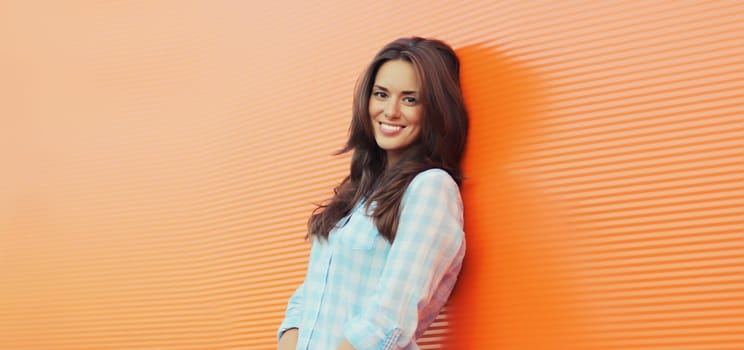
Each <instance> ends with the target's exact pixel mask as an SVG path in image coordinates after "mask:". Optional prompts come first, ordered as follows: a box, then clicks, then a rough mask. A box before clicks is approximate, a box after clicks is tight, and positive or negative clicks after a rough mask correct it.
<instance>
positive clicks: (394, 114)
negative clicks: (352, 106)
mask: <svg viewBox="0 0 744 350" xmlns="http://www.w3.org/2000/svg"><path fill="white" fill-rule="evenodd" d="M419 90H420V88H419V83H418V79H417V78H416V72H415V71H414V70H413V65H412V64H411V63H409V62H406V61H403V60H395V61H387V62H385V64H383V65H382V66H381V67H380V70H379V71H377V76H376V77H375V85H374V87H373V89H372V98H371V99H370V101H369V115H370V117H372V123H373V127H374V130H375V141H377V145H378V146H380V148H382V149H383V150H385V153H386V155H387V165H388V166H391V165H393V164H395V163H397V162H398V161H399V160H400V157H401V155H402V154H403V152H404V151H405V149H406V147H408V146H409V145H411V144H412V143H413V142H414V141H415V140H416V138H417V137H418V136H419V125H420V122H421V104H420V103H419V101H418V97H417V96H418V91H419Z"/></svg>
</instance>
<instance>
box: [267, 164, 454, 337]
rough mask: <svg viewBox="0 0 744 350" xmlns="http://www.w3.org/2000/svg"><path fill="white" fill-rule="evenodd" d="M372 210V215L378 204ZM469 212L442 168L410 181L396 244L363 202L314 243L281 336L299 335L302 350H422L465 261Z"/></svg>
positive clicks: (280, 332) (291, 299)
mask: <svg viewBox="0 0 744 350" xmlns="http://www.w3.org/2000/svg"><path fill="white" fill-rule="evenodd" d="M370 210H374V203H373V205H372V206H371V208H370ZM462 227H463V209H462V200H461V199H460V191H459V188H458V186H457V184H456V183H455V181H454V180H453V179H452V178H451V177H450V176H449V174H447V173H446V172H445V171H444V170H441V169H430V170H427V171H424V172H421V173H420V174H418V175H416V177H415V178H414V179H413V180H412V182H411V184H410V185H409V186H408V188H407V189H406V192H405V194H404V195H403V200H402V203H401V214H400V220H399V224H398V231H397V233H396V237H395V240H394V242H393V244H392V245H391V244H389V243H388V242H387V241H386V240H385V239H384V238H383V237H382V236H381V235H380V234H379V232H378V231H377V228H376V227H375V225H374V223H373V221H372V218H371V217H370V216H368V215H367V213H366V212H365V206H364V205H363V204H362V203H360V204H358V205H357V206H356V208H355V209H353V210H352V212H351V213H350V214H349V215H348V216H347V217H345V218H344V219H342V220H341V221H340V222H339V223H338V224H337V225H336V228H334V229H333V231H331V234H330V235H329V239H328V241H324V240H315V242H314V243H313V245H312V248H311V251H310V262H309V264H308V270H307V274H306V276H305V281H304V282H303V283H302V284H301V285H300V286H299V287H298V288H297V290H296V291H295V293H294V294H293V295H292V297H291V298H290V300H289V303H288V305H287V309H286V312H285V318H284V321H283V322H282V324H281V326H280V328H279V334H278V335H279V336H281V334H282V332H284V331H285V330H287V329H289V328H298V329H299V339H298V344H297V349H303V350H319V349H323V350H326V349H329V350H332V349H336V347H337V346H338V344H339V343H341V341H342V340H343V339H344V338H345V339H347V340H348V341H349V343H351V344H352V345H353V346H354V348H355V349H356V350H367V349H370V350H372V349H374V350H389V349H405V350H412V349H419V347H418V346H417V345H416V339H417V338H418V337H420V336H421V334H423V332H424V331H425V330H426V329H427V328H428V327H429V325H430V324H431V322H432V321H433V320H434V318H436V316H437V315H438V314H439V311H440V310H441V308H442V307H443V306H444V304H445V302H446V301H447V299H448V298H449V295H450V292H451V291H452V288H453V286H454V284H455V281H456V280H457V275H458V274H459V272H460V268H461V266H462V259H463V256H464V255H465V240H464V234H463V230H462Z"/></svg>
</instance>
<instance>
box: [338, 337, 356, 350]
mask: <svg viewBox="0 0 744 350" xmlns="http://www.w3.org/2000/svg"><path fill="white" fill-rule="evenodd" d="M336 350H354V347H353V346H351V344H350V343H349V341H348V340H346V339H344V340H343V341H342V342H341V344H338V348H336Z"/></svg>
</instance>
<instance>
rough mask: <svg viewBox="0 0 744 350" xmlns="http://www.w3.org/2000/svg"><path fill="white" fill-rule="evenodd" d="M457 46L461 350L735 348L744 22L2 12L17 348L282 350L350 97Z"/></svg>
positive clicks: (475, 5)
mask: <svg viewBox="0 0 744 350" xmlns="http://www.w3.org/2000/svg"><path fill="white" fill-rule="evenodd" d="M409 35H421V36H433V37H438V38H441V39H443V40H445V41H447V42H449V43H450V44H452V45H453V46H454V47H455V48H457V50H458V52H459V54H460V56H461V57H462V61H463V68H462V75H463V85H464V91H465V94H466V97H467V102H468V104H469V109H470V111H471V114H472V116H471V117H472V133H471V139H470V142H469V148H468V154H467V159H466V164H465V168H466V175H467V180H466V182H465V185H464V187H463V194H464V199H465V205H466V233H467V240H468V255H467V257H466V262H465V267H464V270H463V274H462V278H461V280H460V282H459V283H458V286H457V289H456V291H455V293H454V295H453V300H452V302H451V303H450V305H449V306H448V309H447V311H446V312H445V313H444V314H443V315H441V317H440V319H439V320H438V321H437V322H436V324H435V325H434V326H433V327H432V329H431V330H430V332H428V333H427V335H426V337H425V339H422V340H421V344H422V345H423V347H424V348H427V349H434V348H447V349H742V347H743V345H742V344H744V175H743V174H744V102H742V101H743V97H744V96H743V94H744V93H743V91H744V83H742V82H744V62H743V59H742V57H744V49H743V47H744V46H742V37H744V5H742V3H741V2H735V1H730V2H729V1H714V2H641V1H612V2H610V1H601V2H573V1H544V2H524V1H514V2H489V1H469V2H454V1H453V2H445V1H434V2H430V1H407V2H400V1H367V0H365V1H354V2H351V1H350V2H333V1H325V2H320V3H317V2H305V1H267V2H261V3H254V2H233V1H209V2H207V1H203V2H176V1H172V2H171V1H68V2H44V3H43V4H40V3H30V2H24V1H4V2H2V3H0V42H2V43H3V44H2V45H0V77H2V79H0V121H1V122H2V124H1V125H2V127H0V155H2V160H3V168H2V171H1V172H0V195H1V196H2V197H1V198H2V199H3V200H2V201H0V277H1V278H0V349H9V350H11V349H12V350H16V349H18V350H21V349H34V350H36V349H49V350H52V349H75V350H79V349H158V350H164V349H272V348H274V347H275V334H274V332H275V329H276V327H277V326H278V324H279V322H280V320H281V318H282V313H283V309H284V306H285V304H286V300H287V298H288V297H289V295H290V294H291V293H292V291H293V289H294V288H295V287H296V286H297V285H298V283H300V282H301V280H302V277H303V275H304V269H305V267H306V262H307V254H308V248H309V245H308V244H307V243H306V242H304V240H303V237H304V235H305V222H306V219H307V217H308V216H309V214H310V212H311V210H312V209H313V208H314V205H313V203H315V202H319V201H322V200H324V199H326V198H327V197H329V196H330V195H331V193H332V192H331V191H332V188H333V186H334V185H335V184H337V183H338V181H340V180H341V179H342V177H343V176H344V175H345V172H346V171H347V167H348V160H349V158H348V155H343V156H337V157H334V156H332V153H333V152H335V151H336V150H338V149H339V148H341V147H342V146H343V143H344V141H345V138H346V131H347V128H348V123H349V117H350V107H351V96H352V88H353V85H354V83H355V80H356V78H357V76H358V75H359V73H361V71H362V69H363V68H364V67H365V65H366V64H367V63H368V62H369V60H370V59H371V58H372V56H373V55H374V53H375V52H376V50H378V49H379V48H380V47H381V46H382V45H383V44H385V43H387V42H388V41H390V40H392V39H395V38H397V37H400V36H409Z"/></svg>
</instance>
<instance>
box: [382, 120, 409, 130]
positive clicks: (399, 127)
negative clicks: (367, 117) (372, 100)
mask: <svg viewBox="0 0 744 350" xmlns="http://www.w3.org/2000/svg"><path fill="white" fill-rule="evenodd" d="M378 123H379V124H380V130H382V131H388V132H396V131H400V130H402V129H404V128H405V126H403V125H393V124H387V123H383V122H378Z"/></svg>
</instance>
